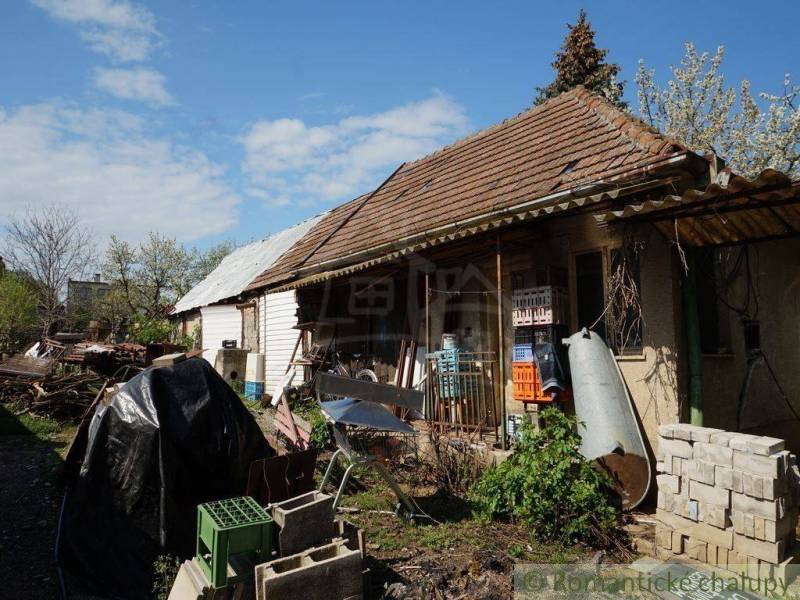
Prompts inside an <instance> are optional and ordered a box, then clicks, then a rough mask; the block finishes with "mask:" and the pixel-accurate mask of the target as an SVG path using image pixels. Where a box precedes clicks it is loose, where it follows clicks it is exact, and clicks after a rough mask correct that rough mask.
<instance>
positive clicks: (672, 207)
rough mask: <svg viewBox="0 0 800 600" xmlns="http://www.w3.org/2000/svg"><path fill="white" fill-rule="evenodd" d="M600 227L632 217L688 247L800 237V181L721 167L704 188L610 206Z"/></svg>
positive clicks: (776, 173)
mask: <svg viewBox="0 0 800 600" xmlns="http://www.w3.org/2000/svg"><path fill="white" fill-rule="evenodd" d="M595 219H597V222H598V223H599V224H601V225H605V224H611V223H614V222H616V221H619V220H630V219H635V220H639V221H648V222H652V223H654V224H655V225H656V226H657V227H658V228H659V229H661V231H662V232H663V233H664V234H665V235H666V236H667V237H669V238H671V239H674V238H675V235H676V233H677V235H678V236H679V238H680V241H681V242H682V243H685V244H688V245H690V246H718V245H726V244H737V243H741V242H745V241H756V240H763V239H770V238H779V237H786V236H793V235H800V182H797V181H792V180H791V179H790V178H789V177H787V176H786V175H785V174H784V173H781V172H779V171H775V170H773V169H766V170H765V171H762V172H761V173H759V175H758V176H757V177H755V178H753V179H748V178H746V177H742V176H739V175H736V174H734V173H731V172H730V171H729V170H727V169H726V170H724V171H722V172H721V173H720V175H719V176H718V177H717V178H716V181H714V182H713V183H711V184H709V185H708V186H707V187H706V188H705V189H703V190H687V191H686V192H684V193H683V194H682V195H680V196H674V195H670V196H665V197H664V198H661V199H657V200H656V199H651V200H646V201H644V202H641V203H635V204H629V205H627V206H625V207H623V208H621V209H617V210H610V211H607V212H605V213H603V214H601V215H596V216H595Z"/></svg>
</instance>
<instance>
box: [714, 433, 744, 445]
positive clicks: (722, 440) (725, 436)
mask: <svg viewBox="0 0 800 600" xmlns="http://www.w3.org/2000/svg"><path fill="white" fill-rule="evenodd" d="M739 435H741V434H740V433H735V432H733V431H720V432H718V433H712V434H711V439H710V442H711V443H712V444H715V445H717V446H723V447H726V448H727V447H728V445H729V443H730V441H731V440H732V439H733V438H735V437H738V436H739Z"/></svg>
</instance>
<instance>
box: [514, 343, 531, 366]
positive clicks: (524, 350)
mask: <svg viewBox="0 0 800 600" xmlns="http://www.w3.org/2000/svg"><path fill="white" fill-rule="evenodd" d="M525 360H533V344H514V361H515V362H520V361H525Z"/></svg>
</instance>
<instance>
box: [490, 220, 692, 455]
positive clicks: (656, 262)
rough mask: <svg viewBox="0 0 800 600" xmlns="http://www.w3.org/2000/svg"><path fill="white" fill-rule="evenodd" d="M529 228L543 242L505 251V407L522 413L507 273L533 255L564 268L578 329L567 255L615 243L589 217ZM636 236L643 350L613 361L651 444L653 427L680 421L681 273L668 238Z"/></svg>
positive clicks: (646, 232)
mask: <svg viewBox="0 0 800 600" xmlns="http://www.w3.org/2000/svg"><path fill="white" fill-rule="evenodd" d="M533 231H536V232H537V237H539V236H541V237H543V240H546V241H539V242H536V241H532V242H531V250H526V251H520V250H515V249H513V248H511V249H507V250H505V251H504V260H503V269H504V283H503V287H504V290H505V295H504V325H505V331H506V332H507V335H506V339H505V347H506V348H505V365H506V407H507V412H508V413H509V414H512V413H520V412H522V411H523V404H522V403H521V402H517V401H515V400H514V399H513V382H512V374H511V362H512V350H513V348H512V346H513V343H514V340H513V331H514V330H513V327H512V323H511V276H512V273H513V272H514V271H518V270H524V269H526V268H528V269H529V268H531V267H533V266H534V264H535V261H536V258H535V257H536V255H537V253H538V255H540V256H546V257H547V259H546V260H547V262H549V263H551V264H556V265H558V266H564V267H569V269H570V288H571V289H570V304H571V312H572V317H571V323H570V327H571V331H573V332H574V331H576V330H577V313H576V311H575V307H574V302H573V299H574V297H575V290H574V286H575V283H574V274H573V273H572V257H573V256H574V255H575V254H580V253H582V252H587V251H592V250H598V249H600V248H603V247H612V246H616V245H619V243H620V241H619V239H618V238H617V237H616V236H615V234H614V233H613V232H612V231H609V230H606V229H601V228H599V227H598V226H597V225H596V224H595V221H594V218H593V217H591V216H577V217H572V218H569V219H559V220H556V221H553V222H552V223H550V224H548V226H547V227H545V228H542V229H539V230H533ZM639 235H640V237H642V238H643V239H644V241H645V245H644V249H643V251H642V255H641V294H642V312H643V315H642V316H643V319H644V339H643V348H642V352H641V353H640V354H636V355H626V356H621V357H619V358H618V360H617V362H618V364H619V367H620V370H621V371H622V374H623V377H624V379H625V382H626V384H627V386H628V389H629V390H630V393H631V397H632V399H633V402H634V405H635V407H636V410H637V413H638V417H639V419H640V421H641V423H642V425H643V428H644V433H645V438H646V440H647V442H648V444H649V445H650V446H651V447H652V444H653V442H654V440H655V439H656V436H657V434H658V425H659V424H661V423H673V422H677V421H679V415H680V413H681V407H682V406H683V404H684V399H683V392H682V389H683V388H682V381H683V375H682V373H681V370H680V368H679V355H680V347H681V344H682V324H681V313H680V277H679V272H678V270H677V265H676V264H675V262H676V257H675V255H674V251H673V250H672V249H671V248H670V244H669V242H668V241H667V240H665V239H664V238H663V236H662V235H661V234H659V233H658V232H657V231H656V230H655V229H649V228H648V229H645V230H643V231H642V232H640V234H639Z"/></svg>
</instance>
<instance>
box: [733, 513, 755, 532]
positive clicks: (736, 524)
mask: <svg viewBox="0 0 800 600" xmlns="http://www.w3.org/2000/svg"><path fill="white" fill-rule="evenodd" d="M755 519H756V517H755V516H753V515H751V514H749V513H746V512H741V511H733V512H732V513H731V523H733V530H734V531H735V532H736V533H738V534H739V535H744V536H747V537H755Z"/></svg>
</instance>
